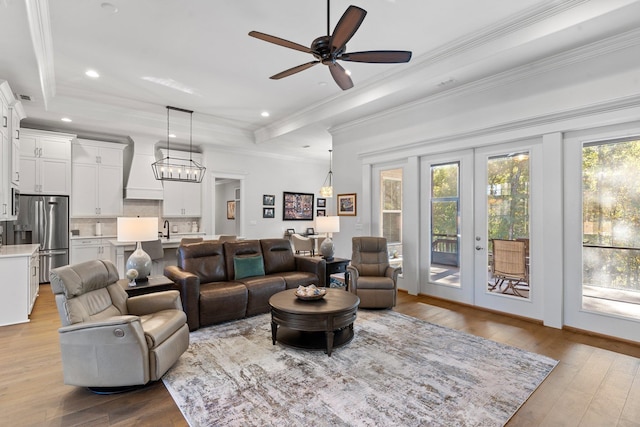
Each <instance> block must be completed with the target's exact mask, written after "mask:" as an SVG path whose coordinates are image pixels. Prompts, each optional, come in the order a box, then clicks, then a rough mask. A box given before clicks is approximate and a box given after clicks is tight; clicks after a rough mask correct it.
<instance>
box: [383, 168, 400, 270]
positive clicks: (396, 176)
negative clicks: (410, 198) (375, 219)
mask: <svg viewBox="0 0 640 427" xmlns="http://www.w3.org/2000/svg"><path fill="white" fill-rule="evenodd" d="M380 204H381V206H380V212H381V215H382V218H381V221H380V223H381V224H382V236H383V237H385V238H386V239H387V249H388V250H389V260H390V263H391V264H392V265H394V266H401V265H402V169H389V170H384V171H381V172H380Z"/></svg>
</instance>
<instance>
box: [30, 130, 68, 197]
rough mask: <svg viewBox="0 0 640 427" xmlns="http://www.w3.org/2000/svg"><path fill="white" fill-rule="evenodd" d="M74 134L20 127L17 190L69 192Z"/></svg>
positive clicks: (44, 192) (40, 192)
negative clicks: (18, 182) (18, 187)
mask: <svg viewBox="0 0 640 427" xmlns="http://www.w3.org/2000/svg"><path fill="white" fill-rule="evenodd" d="M75 137H76V136H75V135H71V134H66V133H57V132H47V131H41V130H34V129H21V130H20V192H21V193H25V194H55V195H62V196H64V195H69V194H71V141H73V140H74V139H75Z"/></svg>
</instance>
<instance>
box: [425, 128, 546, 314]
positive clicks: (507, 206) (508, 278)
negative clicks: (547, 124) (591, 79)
mask: <svg viewBox="0 0 640 427" xmlns="http://www.w3.org/2000/svg"><path fill="white" fill-rule="evenodd" d="M540 151H541V142H539V141H524V142H514V143H509V144H500V145H496V146H491V147H483V148H479V149H475V150H464V151H459V152H452V153H447V154H440V155H434V156H428V157H424V158H422V159H421V166H420V169H421V189H422V190H421V195H420V196H421V216H420V221H421V226H420V229H421V236H420V242H421V244H420V254H421V256H420V292H422V293H425V294H427V295H432V296H435V297H438V298H444V299H449V300H453V301H457V302H461V303H465V304H472V305H477V306H481V307H485V308H490V309H495V310H499V311H503V312H507V313H513V314H517V315H521V316H526V317H531V318H535V319H541V318H542V292H540V290H539V289H538V291H536V289H535V268H536V259H537V258H536V256H537V252H536V251H537V250H538V248H537V247H536V239H532V236H533V230H534V229H535V225H536V223H537V222H538V221H540V220H539V216H540V212H539V210H536V209H534V208H535V203H536V200H537V197H540V192H539V191H536V189H537V188H539V187H540V185H539V184H538V183H539V182H540V180H541V177H542V173H541V164H540V161H539V157H540ZM536 184H538V185H536ZM505 245H506V246H508V247H507V248H506V251H505V250H504V249H505V248H504V246H505Z"/></svg>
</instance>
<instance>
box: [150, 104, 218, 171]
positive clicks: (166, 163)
mask: <svg viewBox="0 0 640 427" xmlns="http://www.w3.org/2000/svg"><path fill="white" fill-rule="evenodd" d="M171 110H173V111H179V112H181V113H188V114H189V158H188V159H181V158H178V157H171V155H170V153H169V135H170V133H169V112H170V111H171ZM192 145H193V111H191V110H184V109H182V108H177V107H170V106H167V156H166V157H164V158H163V159H162V160H158V161H157V162H154V163H152V164H151V168H152V169H153V174H154V175H155V177H156V179H157V180H158V181H181V182H197V183H199V182H202V178H204V173H205V171H206V170H207V169H206V168H205V167H204V166H202V165H201V164H199V163H198V162H196V161H195V160H193V159H192V158H191V153H192V152H193V150H192Z"/></svg>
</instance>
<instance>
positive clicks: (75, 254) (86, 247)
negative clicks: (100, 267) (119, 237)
mask: <svg viewBox="0 0 640 427" xmlns="http://www.w3.org/2000/svg"><path fill="white" fill-rule="evenodd" d="M111 239H113V237H104V238H100V237H87V238H80V239H73V240H71V253H70V262H69V264H78V263H80V262H85V261H91V260H95V259H104V260H109V261H113V259H111V244H110V243H109V240H111Z"/></svg>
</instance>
